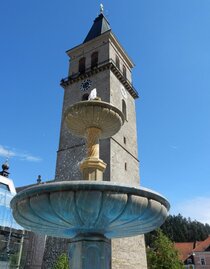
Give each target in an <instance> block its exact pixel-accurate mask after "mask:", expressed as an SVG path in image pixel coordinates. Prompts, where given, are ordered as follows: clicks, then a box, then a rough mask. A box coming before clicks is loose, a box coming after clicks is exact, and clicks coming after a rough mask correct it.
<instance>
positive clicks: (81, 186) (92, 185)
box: [11, 180, 170, 210]
mask: <svg viewBox="0 0 210 269" xmlns="http://www.w3.org/2000/svg"><path fill="white" fill-rule="evenodd" d="M58 191H101V192H103V191H104V192H105V191H106V192H115V193H126V194H131V195H136V196H141V197H145V198H147V199H153V200H156V201H158V202H160V203H161V204H162V205H164V206H165V207H166V208H167V210H169V209H170V204H169V202H168V201H167V199H166V198H165V197H163V196H162V195H161V194H159V193H157V192H155V191H152V190H150V189H147V188H143V187H139V188H138V187H133V186H127V185H124V184H119V183H115V182H109V181H101V182H100V181H97V182H95V181H87V180H79V181H76V180H75V181H74V180H73V181H60V182H53V183H46V184H41V185H36V186H33V187H29V188H27V189H26V190H23V191H21V192H19V193H18V194H17V195H16V196H15V197H14V198H13V199H12V201H11V206H12V207H13V206H14V205H15V204H16V202H17V201H20V200H22V199H25V198H27V197H33V196H37V195H38V194H44V193H49V192H50V193H52V192H58Z"/></svg>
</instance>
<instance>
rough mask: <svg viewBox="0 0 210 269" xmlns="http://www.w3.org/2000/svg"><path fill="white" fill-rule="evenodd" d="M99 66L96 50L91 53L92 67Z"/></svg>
mask: <svg viewBox="0 0 210 269" xmlns="http://www.w3.org/2000/svg"><path fill="white" fill-rule="evenodd" d="M97 66H98V52H97V51H95V52H93V53H92V54H91V68H93V67H97Z"/></svg>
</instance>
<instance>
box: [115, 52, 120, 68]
mask: <svg viewBox="0 0 210 269" xmlns="http://www.w3.org/2000/svg"><path fill="white" fill-rule="evenodd" d="M116 67H117V68H118V69H120V59H119V57H118V55H116Z"/></svg>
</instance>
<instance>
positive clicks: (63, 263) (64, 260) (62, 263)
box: [53, 253, 70, 269]
mask: <svg viewBox="0 0 210 269" xmlns="http://www.w3.org/2000/svg"><path fill="white" fill-rule="evenodd" d="M53 269H70V268H69V259H68V256H67V255H66V253H63V254H61V255H60V256H59V257H58V259H57V261H56V263H55V265H54V266H53Z"/></svg>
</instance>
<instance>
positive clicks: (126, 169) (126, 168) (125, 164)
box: [125, 162, 127, 171]
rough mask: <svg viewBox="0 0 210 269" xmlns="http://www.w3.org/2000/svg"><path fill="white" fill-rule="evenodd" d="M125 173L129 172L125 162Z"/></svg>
mask: <svg viewBox="0 0 210 269" xmlns="http://www.w3.org/2000/svg"><path fill="white" fill-rule="evenodd" d="M125 171H127V163H126V162H125Z"/></svg>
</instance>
